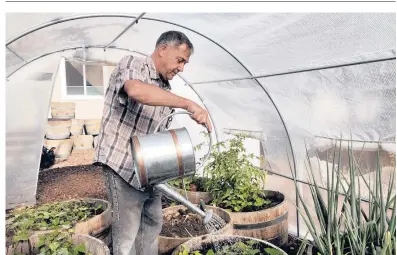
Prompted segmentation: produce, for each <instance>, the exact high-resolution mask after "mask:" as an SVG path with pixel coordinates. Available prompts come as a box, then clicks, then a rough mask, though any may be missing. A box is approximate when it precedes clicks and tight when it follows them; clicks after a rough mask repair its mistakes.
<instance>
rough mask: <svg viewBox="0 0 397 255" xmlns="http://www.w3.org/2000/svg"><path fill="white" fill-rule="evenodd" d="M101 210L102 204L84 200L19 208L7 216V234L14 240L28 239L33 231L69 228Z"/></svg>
mask: <svg viewBox="0 0 397 255" xmlns="http://www.w3.org/2000/svg"><path fill="white" fill-rule="evenodd" d="M101 212H102V206H101V205H99V206H94V204H93V203H92V202H86V201H83V200H76V201H68V202H57V203H52V204H45V205H42V206H39V207H28V208H25V209H18V210H14V211H12V212H11V213H10V214H9V215H8V216H7V219H6V235H7V237H8V238H9V239H10V238H11V237H12V242H20V241H26V240H28V238H29V235H30V233H31V232H32V231H35V230H50V229H69V228H71V227H73V226H74V225H75V224H76V223H78V222H81V221H84V220H87V219H89V218H91V217H93V216H95V215H97V214H99V213H101Z"/></svg>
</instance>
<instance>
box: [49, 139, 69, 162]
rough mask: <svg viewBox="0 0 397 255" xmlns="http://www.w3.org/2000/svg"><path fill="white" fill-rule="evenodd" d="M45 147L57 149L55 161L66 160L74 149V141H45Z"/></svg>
mask: <svg viewBox="0 0 397 255" xmlns="http://www.w3.org/2000/svg"><path fill="white" fill-rule="evenodd" d="M44 146H45V147H46V148H47V149H51V148H52V147H55V149H56V150H55V159H56V160H57V161H58V162H59V161H63V160H66V159H67V158H68V157H69V155H70V153H71V152H72V148H73V140H72V139H62V140H47V139H45V140H44Z"/></svg>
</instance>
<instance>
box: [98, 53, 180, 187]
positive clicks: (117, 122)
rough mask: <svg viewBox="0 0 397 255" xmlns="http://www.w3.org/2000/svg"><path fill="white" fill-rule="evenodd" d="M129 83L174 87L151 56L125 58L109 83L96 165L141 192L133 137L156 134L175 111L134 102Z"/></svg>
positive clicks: (162, 128) (167, 88)
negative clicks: (135, 164)
mask: <svg viewBox="0 0 397 255" xmlns="http://www.w3.org/2000/svg"><path fill="white" fill-rule="evenodd" d="M128 80H140V81H142V82H144V83H149V84H153V85H156V86H159V87H160V88H162V89H164V90H167V91H169V90H171V86H170V84H169V82H168V81H166V80H163V79H162V78H161V77H160V75H159V73H158V72H157V71H156V68H155V66H154V63H153V61H152V59H151V57H146V58H138V57H134V56H125V57H124V58H122V59H121V60H120V62H119V63H118V64H117V66H116V68H115V69H114V71H113V73H112V75H111V77H110V80H109V87H108V88H107V90H106V94H105V104H104V109H103V116H102V123H101V129H100V131H99V135H98V145H97V146H96V148H95V157H94V163H102V164H104V165H107V166H109V167H110V168H112V169H113V170H114V171H115V172H117V174H118V175H120V176H121V177H122V178H123V179H124V180H125V181H127V182H128V183H129V184H130V185H132V186H133V187H135V188H138V189H139V186H138V183H137V180H136V177H135V174H134V171H133V169H134V168H133V160H132V152H131V147H130V137H132V136H133V135H145V134H150V133H153V132H154V129H155V128H156V126H157V125H158V123H159V122H160V121H161V120H162V119H163V118H164V117H166V116H167V115H169V114H170V113H172V112H173V109H172V108H169V107H164V106H148V105H144V104H141V103H138V102H136V101H134V99H132V98H130V97H128V95H127V94H126V93H125V91H124V83H125V82H126V81H128ZM166 124H167V123H166V122H165V121H164V122H163V123H162V125H161V127H160V131H162V130H164V129H165V128H166Z"/></svg>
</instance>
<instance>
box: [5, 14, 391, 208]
mask: <svg viewBox="0 0 397 255" xmlns="http://www.w3.org/2000/svg"><path fill="white" fill-rule="evenodd" d="M139 15H140V13H135V14H89V13H88V14H81V13H80V14H61V13H57V14H55V13H53V14H49V13H45V14H39V13H36V14H21V13H12V14H10V13H9V14H7V15H6V18H7V19H6V21H7V31H6V32H7V35H6V37H7V38H6V39H7V42H6V73H7V76H8V82H7V89H6V91H7V102H8V101H9V100H13V101H14V102H13V103H14V104H18V103H24V104H25V106H26V108H29V109H30V111H36V110H34V109H35V108H36V107H42V106H39V105H35V104H34V103H33V102H29V101H26V100H25V99H24V98H23V97H17V96H14V94H13V93H15V91H13V89H12V88H14V87H15V86H18V88H19V91H20V92H24V93H25V92H26V91H30V89H31V88H32V87H33V86H35V85H34V84H33V83H32V82H30V81H28V80H27V79H28V78H27V77H29V75H37V73H40V72H45V73H55V70H56V68H57V65H58V62H59V58H60V57H61V56H63V57H76V56H77V57H78V56H80V54H81V50H82V47H83V46H84V49H85V50H86V53H87V57H88V59H90V60H98V61H102V60H106V61H110V62H117V61H118V60H119V59H120V58H121V57H122V56H123V55H125V54H138V55H147V54H151V52H152V51H153V49H154V44H155V42H156V40H157V38H158V37H159V35H160V34H161V33H162V32H165V31H167V30H179V31H182V32H184V33H185V34H186V35H187V36H188V37H189V39H190V40H191V41H192V43H193V45H194V47H195V51H194V54H193V55H192V57H191V59H190V63H189V64H188V66H187V67H186V68H185V70H184V72H183V73H182V74H181V76H180V77H181V78H182V79H183V81H184V82H185V83H186V84H187V85H189V88H190V89H193V90H194V91H195V93H197V95H198V96H199V97H200V99H201V100H202V103H203V104H204V105H205V106H206V107H207V109H208V110H209V111H210V114H211V118H212V121H213V123H214V125H215V131H216V132H214V136H216V139H217V140H223V139H224V138H225V133H224V132H223V130H225V129H236V130H249V131H255V132H259V133H260V134H262V135H261V137H262V138H261V140H262V142H263V143H264V144H265V146H266V153H267V157H268V159H269V163H270V164H271V167H272V168H273V170H275V171H279V172H282V173H283V174H284V175H288V176H291V170H290V169H289V166H294V165H296V167H298V168H299V166H300V165H301V164H300V163H299V161H300V160H301V159H303V157H304V155H305V153H306V148H307V147H308V148H321V147H327V146H331V145H330V144H329V142H330V140H329V139H328V138H343V139H353V140H357V141H380V142H381V145H382V146H383V149H384V150H387V151H390V152H395V133H396V126H395V123H396V104H395V103H396V87H395V82H396V73H395V70H396V66H395V65H396V63H395V57H396V27H395V24H396V16H395V14H394V13H295V14H293V13H260V14H259V13H258V14H256V13H244V14H239V13H230V14H222V13H217V14H209V13H189V14H183V13H150V12H148V13H146V14H145V15H144V16H143V17H142V18H141V19H140V20H139V22H138V23H137V24H134V25H133V26H132V27H131V28H130V29H128V31H127V32H126V33H124V34H123V35H122V36H121V37H120V38H118V40H116V41H115V42H114V43H113V44H112V45H111V47H109V48H107V50H106V51H104V47H105V46H107V45H108V44H109V43H110V42H111V41H112V40H113V39H114V38H116V36H117V35H119V34H120V33H121V32H122V31H123V30H124V29H125V28H126V27H127V26H128V25H129V24H131V22H133V20H134V19H135V18H136V17H137V16H139ZM48 66H51V68H48ZM44 69H45V70H44ZM252 76H255V77H257V78H256V79H253V78H250V77H252ZM42 82H43V81H42ZM47 82H48V80H47ZM44 87H45V88H46V89H47V90H46V91H48V93H51V92H50V90H51V88H50V87H51V86H49V87H48V86H47V85H46V86H44ZM48 93H47V92H46V93H42V94H40V95H38V96H37V100H38V101H41V100H43V101H45V102H46V103H47V104H49V101H48V100H49V96H48ZM11 97H12V99H11ZM27 104H28V105H27ZM48 106H49V105H47V107H48ZM29 109H20V108H16V109H15V108H13V107H8V108H7V117H8V116H10V115H15V116H19V117H15V118H13V119H12V120H9V119H7V120H8V121H7V142H8V141H9V140H10V139H15V134H17V133H18V132H21V130H23V129H24V128H26V127H31V128H30V129H29V132H33V133H35V132H36V134H37V136H38V138H37V140H35V142H37V144H36V145H37V146H36V147H35V150H34V153H36V154H37V153H38V152H37V151H39V150H40V148H41V145H42V141H41V140H40V139H41V137H42V136H41V135H42V128H44V126H45V116H47V111H48V109H45V110H41V112H42V116H39V117H40V118H41V119H42V120H43V122H42V123H41V124H37V123H36V126H37V127H33V126H29V124H28V123H27V122H29V121H34V120H33V119H32V120H30V119H24V116H27V115H28V114H32V112H29ZM13 121H15V122H16V123H12V122H13ZM11 137H14V138H11ZM321 137H323V138H324V137H325V138H326V139H322V138H321ZM39 140H40V141H41V143H40V142H39ZM305 144H306V146H307V147H305ZM36 150H37V151H36ZM19 152H23V153H24V155H28V154H32V155H33V151H32V150H31V149H29V148H25V147H23V148H21V150H19ZM12 153H13V151H12V150H11V149H10V148H9V146H8V145H7V205H8V206H12V205H15V204H18V203H20V202H21V201H18V202H15V201H12V197H21V196H22V195H23V194H26V192H27V191H25V190H23V189H19V188H17V187H19V186H21V185H22V183H21V182H19V181H16V180H15V178H16V177H15V175H16V174H17V173H22V172H24V171H28V169H29V171H31V172H32V173H33V175H36V177H35V179H34V180H37V172H38V163H39V162H38V161H37V160H38V159H37V160H32V161H29V162H31V163H30V165H29V166H23V167H22V166H20V165H19V164H16V162H15V161H11V159H10V158H9V154H10V155H11V154H12ZM36 154H35V155H36ZM294 163H295V164H294ZM296 171H297V172H298V173H299V172H300V169H297V170H296ZM298 176H299V174H298ZM32 180H33V179H32ZM23 185H26V182H24V184H23ZM29 185H30V186H32V188H31V189H30V190H29V192H33V193H29V196H27V197H28V199H27V201H25V202H26V203H34V202H35V199H34V195H35V191H33V190H35V188H36V186H35V185H37V183H35V181H32V183H31V184H29ZM9 186H10V187H12V189H11V188H10V187H9ZM33 186H34V187H33ZM14 193H15V194H14Z"/></svg>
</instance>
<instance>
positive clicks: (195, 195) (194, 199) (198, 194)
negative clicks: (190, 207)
mask: <svg viewBox="0 0 397 255" xmlns="http://www.w3.org/2000/svg"><path fill="white" fill-rule="evenodd" d="M173 188H174V189H175V190H176V191H177V192H178V193H179V194H181V195H182V196H183V197H186V196H187V200H189V201H190V202H191V203H193V204H199V203H200V199H202V200H203V201H204V203H205V204H208V203H209V202H210V201H211V200H212V196H211V194H210V193H209V192H203V191H189V190H187V191H186V193H185V190H183V189H178V188H175V187H173Z"/></svg>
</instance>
